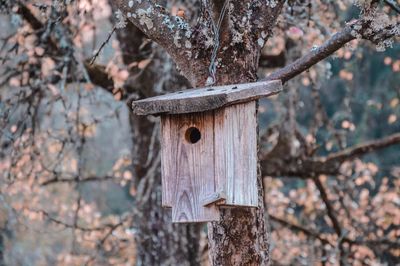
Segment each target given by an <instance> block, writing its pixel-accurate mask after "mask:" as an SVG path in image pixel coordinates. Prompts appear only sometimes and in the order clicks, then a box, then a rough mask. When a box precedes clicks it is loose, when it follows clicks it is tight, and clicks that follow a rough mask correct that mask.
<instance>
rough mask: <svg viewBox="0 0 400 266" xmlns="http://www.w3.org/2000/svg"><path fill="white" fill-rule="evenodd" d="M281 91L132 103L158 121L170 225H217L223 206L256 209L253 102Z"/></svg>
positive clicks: (212, 92)
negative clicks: (155, 117) (158, 116)
mask: <svg viewBox="0 0 400 266" xmlns="http://www.w3.org/2000/svg"><path fill="white" fill-rule="evenodd" d="M281 90H282V84H281V81H262V82H255V83H247V84H236V85H228V86H218V87H206V88H200V89H190V90H185V91H179V92H174V93H170V94H166V95H162V96H157V97H152V98H147V99H143V100H140V101H135V102H133V104H132V107H133V112H134V113H135V114H137V115H160V116H161V178H162V204H163V206H164V207H169V208H172V221H173V222H206V221H218V220H219V217H220V215H219V211H220V208H222V207H236V206H237V207H257V204H258V191H257V117H256V115H257V112H256V100H257V99H258V98H261V97H268V96H270V95H274V94H276V93H278V92H280V91H281Z"/></svg>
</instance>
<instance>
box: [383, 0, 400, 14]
mask: <svg viewBox="0 0 400 266" xmlns="http://www.w3.org/2000/svg"><path fill="white" fill-rule="evenodd" d="M384 1H385V3H386V4H387V5H388V6H390V7H391V8H392V9H393V10H394V11H396V12H397V13H399V14H400V6H399V5H398V4H397V3H396V1H394V0H384Z"/></svg>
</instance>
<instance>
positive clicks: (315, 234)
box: [268, 214, 333, 246]
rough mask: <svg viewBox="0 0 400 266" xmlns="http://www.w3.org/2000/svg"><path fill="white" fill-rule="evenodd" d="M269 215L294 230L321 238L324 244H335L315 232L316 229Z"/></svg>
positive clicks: (273, 219)
mask: <svg viewBox="0 0 400 266" xmlns="http://www.w3.org/2000/svg"><path fill="white" fill-rule="evenodd" d="M268 216H269V218H270V219H271V220H272V221H274V222H277V223H280V224H282V225H283V226H285V227H288V228H289V229H291V230H293V231H297V232H302V233H304V234H305V235H307V236H310V237H313V238H316V239H318V240H320V241H321V242H322V243H323V244H328V245H331V246H333V244H332V243H330V242H329V241H328V240H327V239H325V238H323V237H321V236H320V235H319V233H317V232H314V231H313V230H311V229H308V228H305V227H302V226H300V225H297V224H292V223H289V222H288V221H286V220H284V219H281V218H279V217H276V216H274V215H271V214H268Z"/></svg>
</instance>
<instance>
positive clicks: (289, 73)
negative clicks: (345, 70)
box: [262, 20, 399, 83]
mask: <svg viewBox="0 0 400 266" xmlns="http://www.w3.org/2000/svg"><path fill="white" fill-rule="evenodd" d="M369 22H370V21H363V20H360V21H355V22H353V23H351V24H348V25H346V26H345V27H344V28H343V30H342V31H340V32H338V33H336V34H334V35H333V36H332V37H331V38H330V39H329V40H327V41H326V42H325V43H324V44H322V45H321V46H319V47H318V48H315V49H312V50H311V52H309V53H308V54H306V55H304V56H303V57H301V58H299V59H297V60H296V61H294V62H293V63H291V64H289V65H287V66H286V67H284V68H281V69H279V70H277V71H275V72H273V73H272V74H270V75H269V76H268V77H266V78H265V79H262V80H274V79H280V80H282V82H283V83H285V82H287V81H288V80H290V79H292V78H294V77H295V76H297V75H299V74H300V73H302V72H304V71H305V70H307V69H309V68H310V67H312V66H313V65H315V64H316V63H318V62H319V61H321V60H323V59H325V58H327V57H329V56H330V55H331V54H333V53H334V52H336V51H337V50H339V49H340V48H342V47H343V46H344V45H345V44H346V43H348V42H350V41H352V40H354V39H356V36H362V38H363V39H366V40H370V41H372V42H373V43H378V42H380V41H383V40H385V39H388V38H391V37H393V36H395V34H396V31H395V30H394V28H395V27H398V25H399V23H398V24H396V25H392V26H389V27H387V28H385V29H382V30H379V31H376V30H373V29H370V28H369V24H370V23H369Z"/></svg>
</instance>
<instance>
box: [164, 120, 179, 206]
mask: <svg viewBox="0 0 400 266" xmlns="http://www.w3.org/2000/svg"><path fill="white" fill-rule="evenodd" d="M173 131H174V128H173V127H171V119H170V116H168V115H166V116H161V186H162V197H161V205H162V206H163V207H169V208H172V204H173V195H174V194H175V193H176V190H177V188H176V187H175V185H176V184H177V176H173V175H172V172H173V169H174V168H175V167H174V166H173V165H171V159H170V158H169V157H170V154H171V153H172V146H173V145H172V141H173V139H172V136H171V134H172V132H173ZM167 177H168V178H167Z"/></svg>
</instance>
